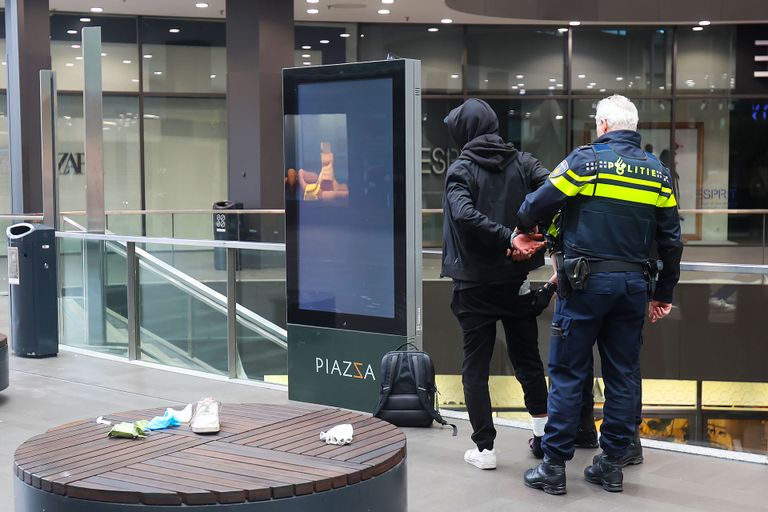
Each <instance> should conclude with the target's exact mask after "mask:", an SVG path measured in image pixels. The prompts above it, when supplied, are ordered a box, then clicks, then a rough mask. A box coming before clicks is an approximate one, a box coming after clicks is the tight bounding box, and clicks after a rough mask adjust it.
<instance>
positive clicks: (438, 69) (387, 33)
mask: <svg viewBox="0 0 768 512" xmlns="http://www.w3.org/2000/svg"><path fill="white" fill-rule="evenodd" d="M430 29H437V31H430ZM359 39H360V42H359V45H360V46H359V52H360V60H361V61H366V60H384V59H386V58H387V55H393V56H397V57H402V58H408V59H419V60H421V87H422V89H423V90H424V92H429V93H456V92H461V90H462V80H463V77H462V69H461V55H462V53H463V52H464V36H463V30H462V28H461V27H452V26H446V25H440V26H430V25H394V24H389V23H387V24H381V25H360V38H359Z"/></svg>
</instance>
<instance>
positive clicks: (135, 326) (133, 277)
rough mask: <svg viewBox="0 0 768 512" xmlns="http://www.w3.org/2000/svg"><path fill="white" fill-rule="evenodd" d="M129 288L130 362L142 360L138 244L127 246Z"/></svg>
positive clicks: (127, 280) (129, 243)
mask: <svg viewBox="0 0 768 512" xmlns="http://www.w3.org/2000/svg"><path fill="white" fill-rule="evenodd" d="M125 248H126V251H125V258H126V267H127V272H126V273H127V274H128V275H127V279H126V285H127V288H128V291H127V295H128V360H130V361H135V360H137V359H141V334H140V333H141V330H140V329H141V324H140V323H139V260H138V259H137V258H136V242H127V243H126V245H125Z"/></svg>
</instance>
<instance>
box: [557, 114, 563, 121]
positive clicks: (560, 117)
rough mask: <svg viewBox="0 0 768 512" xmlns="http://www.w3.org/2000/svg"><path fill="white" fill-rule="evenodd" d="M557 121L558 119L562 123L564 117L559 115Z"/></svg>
mask: <svg viewBox="0 0 768 512" xmlns="http://www.w3.org/2000/svg"><path fill="white" fill-rule="evenodd" d="M555 119H557V120H558V121H561V120H562V119H563V116H561V115H560V114H558V115H556V116H555Z"/></svg>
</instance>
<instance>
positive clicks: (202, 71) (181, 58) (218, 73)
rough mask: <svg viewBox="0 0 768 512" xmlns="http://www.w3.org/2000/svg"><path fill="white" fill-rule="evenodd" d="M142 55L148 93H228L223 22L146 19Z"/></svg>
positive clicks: (145, 88)
mask: <svg viewBox="0 0 768 512" xmlns="http://www.w3.org/2000/svg"><path fill="white" fill-rule="evenodd" d="M141 53H142V56H141V58H142V61H143V67H144V69H143V72H144V78H143V80H144V90H145V91H146V92H190V93H224V92H226V90H227V51H226V24H225V23H223V22H217V21H193V20H180V19H161V18H144V19H143V23H142V47H141Z"/></svg>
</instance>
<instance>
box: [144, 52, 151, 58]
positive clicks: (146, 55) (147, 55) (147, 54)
mask: <svg viewBox="0 0 768 512" xmlns="http://www.w3.org/2000/svg"><path fill="white" fill-rule="evenodd" d="M144 58H145V59H151V58H152V54H151V53H145V54H144Z"/></svg>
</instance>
